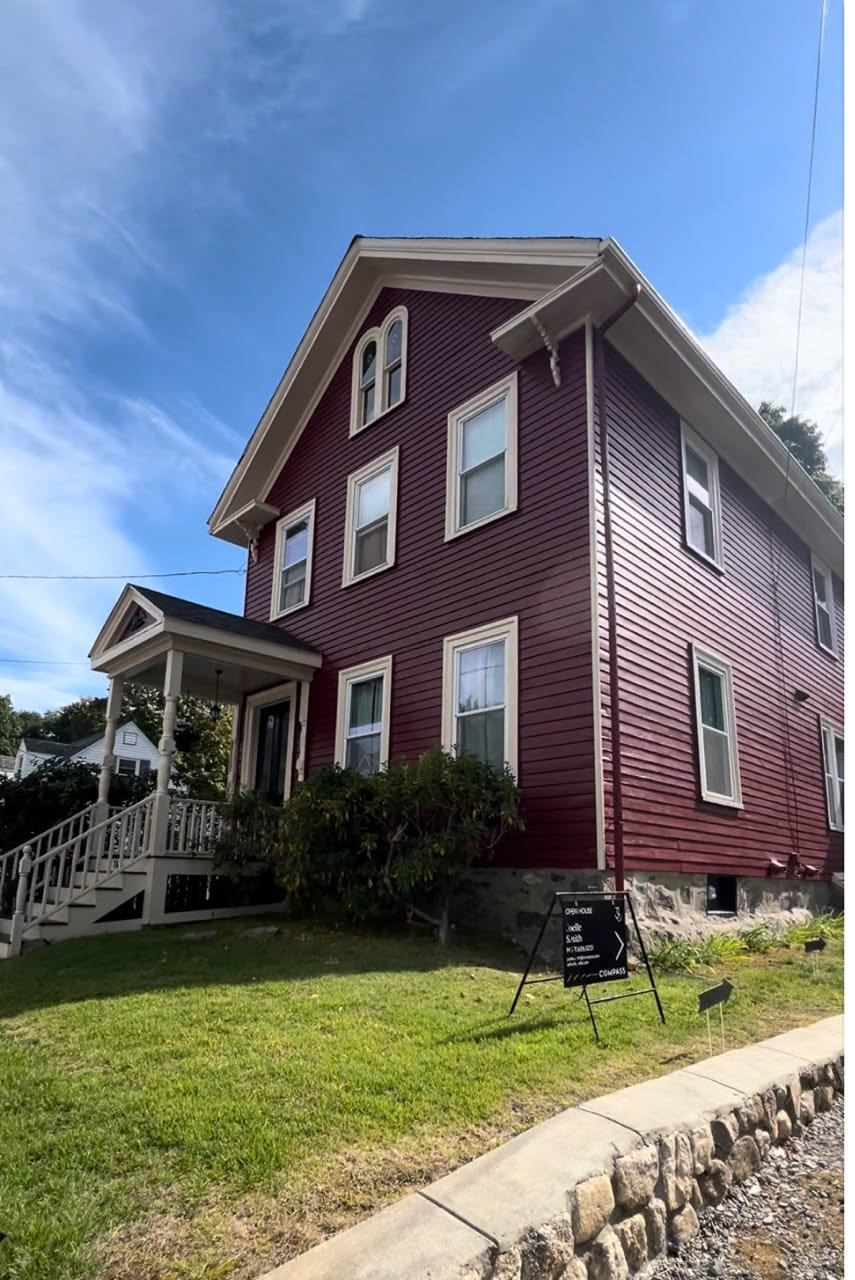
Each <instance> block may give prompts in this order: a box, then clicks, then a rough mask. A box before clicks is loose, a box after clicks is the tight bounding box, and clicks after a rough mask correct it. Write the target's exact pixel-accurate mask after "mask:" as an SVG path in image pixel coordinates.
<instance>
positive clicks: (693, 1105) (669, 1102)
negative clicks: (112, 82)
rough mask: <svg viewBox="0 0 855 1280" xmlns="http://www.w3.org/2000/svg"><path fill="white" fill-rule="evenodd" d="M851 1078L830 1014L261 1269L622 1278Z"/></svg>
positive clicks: (348, 1274) (506, 1152) (586, 1118)
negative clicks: (846, 1075)
mask: <svg viewBox="0 0 855 1280" xmlns="http://www.w3.org/2000/svg"><path fill="white" fill-rule="evenodd" d="M842 1091H843V1020H842V1018H827V1019H825V1020H824V1021H823V1022H819V1023H816V1024H814V1025H813V1026H811V1027H805V1028H800V1029H798V1030H796V1031H791V1032H786V1033H785V1034H784V1035H781V1036H776V1037H774V1038H773V1039H771V1040H767V1041H764V1042H763V1043H762V1044H759V1045H753V1046H750V1047H749V1048H747V1049H739V1050H734V1051H732V1052H730V1053H724V1054H720V1055H718V1056H717V1057H714V1058H709V1059H707V1060H706V1061H704V1062H700V1063H697V1064H696V1065H695V1066H693V1067H688V1068H684V1069H683V1070H681V1071H677V1072H674V1073H672V1074H671V1075H669V1076H662V1077H659V1078H657V1079H655V1080H649V1081H647V1082H645V1083H644V1084H641V1085H634V1086H631V1087H630V1088H628V1089H623V1090H621V1091H620V1092H619V1093H614V1094H609V1095H608V1096H607V1097H604V1098H598V1099H595V1100H593V1101H591V1102H588V1103H583V1104H582V1105H581V1106H579V1107H574V1108H571V1109H570V1110H568V1111H565V1112H562V1113H561V1115H558V1116H555V1117H554V1118H553V1119H551V1120H548V1121H546V1122H545V1123H544V1124H541V1125H537V1126H536V1127H535V1128H534V1129H531V1130H529V1131H528V1132H527V1133H524V1134H521V1135H520V1136H519V1137H517V1138H514V1139H512V1140H511V1141H510V1142H508V1143H506V1144H505V1145H504V1146H503V1147H500V1148H498V1149H497V1150H495V1151H491V1152H488V1153H487V1155H484V1156H481V1157H479V1158H478V1159H477V1160H474V1161H472V1162H471V1163H470V1164H468V1165H465V1166H464V1167H463V1168H461V1169H458V1170H456V1171H455V1172H454V1173H451V1174H449V1175H448V1176H447V1177H445V1178H442V1179H440V1180H439V1181H438V1182H435V1183H433V1184H432V1185H431V1186H430V1187H428V1188H426V1189H425V1190H424V1191H422V1192H417V1193H416V1194H415V1195H411V1196H407V1197H406V1198H405V1199H404V1200H402V1201H399V1202H398V1204H396V1205H392V1206H391V1207H390V1208H389V1209H386V1210H383V1212H381V1213H379V1214H377V1215H376V1216H375V1217H374V1218H371V1219H369V1220H368V1221H367V1222H364V1223H362V1224H360V1225H359V1226H357V1227H353V1228H351V1229H350V1230H349V1231H346V1232H344V1233H343V1234H342V1235H340V1236H337V1237H335V1238H334V1239H332V1240H329V1241H327V1242H325V1243H324V1244H322V1245H319V1246H318V1247H317V1248H315V1249H312V1250H310V1251H309V1252H308V1253H306V1254H304V1255H303V1256H302V1257H300V1258H296V1259H295V1260H294V1261H292V1262H289V1263H286V1264H285V1265H284V1266H282V1267H279V1268H277V1270H275V1271H273V1272H271V1273H269V1275H268V1276H267V1277H265V1280H310V1278H311V1280H334V1278H335V1280H627V1277H629V1276H630V1275H632V1274H633V1273H634V1272H637V1271H639V1270H640V1269H641V1268H642V1267H643V1266H644V1265H645V1264H646V1263H647V1262H648V1261H649V1260H650V1259H652V1258H655V1257H657V1256H658V1255H659V1254H661V1253H663V1252H664V1251H665V1250H666V1249H667V1245H668V1241H669V1240H672V1241H674V1242H675V1243H677V1244H680V1243H683V1242H684V1241H687V1240H690V1239H691V1238H692V1236H694V1235H695V1233H696V1232H697V1231H698V1227H699V1222H698V1215H699V1214H702V1213H703V1212H704V1210H705V1209H706V1208H707V1207H708V1206H710V1205H715V1204H718V1203H719V1201H720V1200H721V1199H722V1198H723V1197H724V1196H725V1195H726V1194H727V1191H728V1189H729V1188H730V1186H731V1185H732V1184H733V1183H734V1182H736V1183H740V1182H743V1181H744V1180H745V1179H746V1178H748V1177H750V1176H751V1174H753V1173H755V1172H756V1171H757V1170H758V1169H759V1168H760V1165H761V1164H762V1162H763V1161H764V1159H765V1158H766V1156H767V1155H768V1153H769V1150H770V1147H771V1146H772V1144H773V1143H784V1142H786V1141H787V1140H788V1138H789V1137H790V1136H791V1134H793V1133H798V1132H800V1131H801V1129H802V1128H803V1127H804V1126H806V1125H809V1124H810V1123H811V1121H812V1120H813V1118H814V1116H815V1114H816V1113H817V1112H818V1111H826V1110H828V1108H829V1107H830V1106H831V1104H832V1101H833V1099H834V1095H835V1093H836V1092H841V1093H842Z"/></svg>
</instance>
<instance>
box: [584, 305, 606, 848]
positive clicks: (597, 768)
mask: <svg viewBox="0 0 855 1280" xmlns="http://www.w3.org/2000/svg"><path fill="white" fill-rule="evenodd" d="M585 415H586V423H587V431H588V557H589V569H588V572H589V574H590V580H591V581H590V587H591V595H590V609H591V683H592V686H593V713H594V816H595V823H596V843H597V869H598V870H599V871H605V869H606V800H605V781H604V767H603V690H602V670H601V666H600V557H599V544H598V540H597V510H598V500H597V499H598V494H597V478H598V477H597V441H596V429H595V424H594V326H593V324H592V322H591V320H590V318H589V319H587V320H586V321H585Z"/></svg>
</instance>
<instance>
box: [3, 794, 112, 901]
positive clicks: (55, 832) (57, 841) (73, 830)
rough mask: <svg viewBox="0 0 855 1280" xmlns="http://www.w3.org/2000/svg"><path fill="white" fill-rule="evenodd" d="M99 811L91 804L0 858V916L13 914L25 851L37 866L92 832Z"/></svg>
mask: <svg viewBox="0 0 855 1280" xmlns="http://www.w3.org/2000/svg"><path fill="white" fill-rule="evenodd" d="M97 808H98V806H97V804H89V805H87V806H86V808H85V809H81V810H80V812H79V813H74V814H72V815H71V817H70V818H64V819H63V820H62V822H58V823H57V824H56V826H53V827H48V829H47V831H43V832H42V833H41V835H38V836H33V837H32V839H30V840H24V841H23V842H22V843H21V844H19V845H16V846H15V848H14V849H9V850H7V852H6V853H3V854H0V915H6V914H7V913H8V912H9V911H10V910H11V907H12V903H13V902H14V898H15V884H16V882H17V879H18V871H19V867H20V861H21V855H22V854H23V852H24V850H25V849H28V850H29V854H30V857H31V858H32V860H33V861H34V862H35V861H36V860H37V859H38V858H40V857H42V855H43V854H46V853H48V852H49V851H50V850H51V849H58V848H60V846H64V845H67V844H68V843H69V842H70V841H72V840H74V839H76V838H77V837H78V836H80V835H82V834H83V832H85V831H88V830H89V828H90V827H91V825H92V819H93V816H94V814H95V811H96V810H97Z"/></svg>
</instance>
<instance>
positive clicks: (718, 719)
mask: <svg viewBox="0 0 855 1280" xmlns="http://www.w3.org/2000/svg"><path fill="white" fill-rule="evenodd" d="M692 660H693V667H694V682H695V716H696V720H697V730H698V759H699V763H700V774H701V779H700V780H701V796H702V797H703V799H704V800H709V801H712V802H713V803H714V804H727V805H732V806H733V807H734V808H739V807H740V806H741V804H742V794H741V790H740V783H739V757H738V755H737V749H736V715H735V712H734V707H733V674H732V671H731V668H730V665H729V663H727V662H724V661H722V659H721V658H716V657H713V655H712V654H710V653H704V652H703V651H702V650H700V649H697V648H694V647H693V649H692Z"/></svg>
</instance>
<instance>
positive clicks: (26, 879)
mask: <svg viewBox="0 0 855 1280" xmlns="http://www.w3.org/2000/svg"><path fill="white" fill-rule="evenodd" d="M31 855H32V850H31V848H30V846H29V845H24V852H23V853H22V854H21V860H20V862H19V863H18V888H17V891H16V893H15V910H14V912H13V915H12V928H11V930H10V932H9V950H8V952H7V955H10V956H19V955H20V954H21V943H22V940H23V933H24V924H25V920H26V909H27V893H28V891H29V887H30V872H31V871H32V869H33V859H32V856H31Z"/></svg>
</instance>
